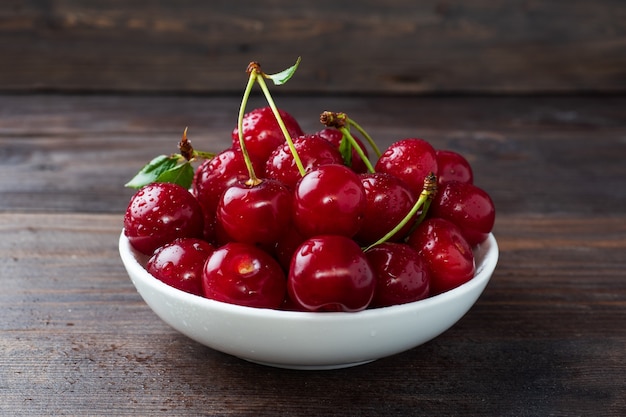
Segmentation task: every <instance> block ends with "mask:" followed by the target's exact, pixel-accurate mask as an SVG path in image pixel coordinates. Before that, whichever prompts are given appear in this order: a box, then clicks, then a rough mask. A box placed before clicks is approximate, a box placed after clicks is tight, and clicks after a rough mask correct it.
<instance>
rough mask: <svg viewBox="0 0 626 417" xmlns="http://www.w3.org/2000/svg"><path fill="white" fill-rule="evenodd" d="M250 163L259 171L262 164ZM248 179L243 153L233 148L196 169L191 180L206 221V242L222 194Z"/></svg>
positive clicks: (258, 162)
mask: <svg viewBox="0 0 626 417" xmlns="http://www.w3.org/2000/svg"><path fill="white" fill-rule="evenodd" d="M251 163H252V164H253V165H254V166H255V167H256V168H258V170H259V171H261V168H260V167H262V164H261V163H260V161H258V160H257V159H251ZM248 178H249V174H248V169H247V167H246V163H245V160H244V157H243V153H242V152H241V150H239V149H234V148H227V149H224V150H223V151H221V152H220V153H218V154H217V155H215V157H213V158H212V159H209V160H206V161H204V162H203V163H202V164H200V166H199V167H198V168H197V169H196V173H195V175H194V179H193V193H194V195H195V196H196V198H197V199H198V201H199V202H200V205H201V206H202V210H203V211H204V215H205V217H206V219H207V222H206V224H205V228H206V229H207V230H206V231H205V235H208V236H207V237H206V239H207V240H211V238H210V236H212V235H213V233H214V232H213V220H214V218H215V211H216V209H217V204H218V203H219V200H220V197H221V196H222V193H223V192H224V191H225V190H226V189H227V188H228V187H230V186H232V185H234V184H235V183H237V182H239V181H245V180H247V179H248Z"/></svg>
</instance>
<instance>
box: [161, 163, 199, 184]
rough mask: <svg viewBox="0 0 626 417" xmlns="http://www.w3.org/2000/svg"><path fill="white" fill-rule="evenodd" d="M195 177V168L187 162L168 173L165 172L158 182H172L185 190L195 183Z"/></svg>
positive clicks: (169, 170)
mask: <svg viewBox="0 0 626 417" xmlns="http://www.w3.org/2000/svg"><path fill="white" fill-rule="evenodd" d="M193 175H194V169H193V166H192V165H191V163H190V162H185V163H183V164H180V165H177V166H175V167H173V168H171V169H168V170H167V171H163V172H162V173H161V175H159V177H158V178H157V179H156V182H171V183H174V184H178V185H180V186H182V187H184V188H189V187H191V183H192V182H193Z"/></svg>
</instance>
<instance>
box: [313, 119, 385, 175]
mask: <svg viewBox="0 0 626 417" xmlns="http://www.w3.org/2000/svg"><path fill="white" fill-rule="evenodd" d="M320 122H321V123H322V124H323V125H324V126H327V127H334V128H335V129H338V130H339V131H340V132H341V133H343V137H344V138H346V139H347V140H348V141H349V142H350V144H351V145H352V147H353V148H354V149H355V150H356V152H357V154H358V155H359V156H360V157H361V160H362V161H363V163H364V164H365V166H366V167H367V170H368V171H369V172H372V173H373V172H374V167H373V166H372V164H371V162H370V160H369V159H368V158H367V157H366V156H365V152H363V149H361V147H360V146H359V145H358V143H357V142H356V139H354V136H352V134H351V133H350V126H354V128H355V129H356V130H358V131H359V132H360V133H361V134H362V135H363V136H364V137H365V139H367V142H368V143H369V144H370V146H371V147H372V149H373V150H374V152H375V153H376V155H377V156H378V157H380V155H381V153H380V149H378V146H376V143H375V142H374V140H373V139H372V138H371V136H370V135H368V134H367V132H366V131H365V130H364V129H363V128H362V127H361V126H359V124H358V123H357V122H355V121H354V120H352V119H350V118H349V117H348V115H347V114H345V113H335V112H332V111H325V112H323V113H322V114H321V115H320Z"/></svg>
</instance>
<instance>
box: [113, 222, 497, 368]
mask: <svg viewBox="0 0 626 417" xmlns="http://www.w3.org/2000/svg"><path fill="white" fill-rule="evenodd" d="M119 251H120V256H121V258H122V262H123V263H124V266H125V267H126V270H127V271H128V275H129V276H130V278H131V280H132V282H133V284H134V285H135V287H136V288H137V291H138V292H139V294H140V295H141V297H142V298H143V299H144V300H145V302H146V303H147V304H148V306H150V308H151V309H152V310H153V311H154V312H155V313H156V314H157V316H159V317H160V318H161V319H162V320H163V321H164V322H166V323H167V324H169V325H170V326H172V327H173V328H174V329H176V330H177V331H179V332H181V333H183V334H184V335H186V336H188V337H189V338H191V339H193V340H195V341H197V342H199V343H202V344H203V345H206V346H208V347H210V348H212V349H215V350H218V351H221V352H224V353H227V354H230V355H234V356H237V357H239V358H241V359H245V360H247V361H251V362H256V363H260V364H264V365H270V366H274V367H281V368H291V369H335V368H345V367H349V366H355V365H360V364H364V363H367V362H371V361H374V360H376V359H379V358H383V357H386V356H390V355H394V354H397V353H400V352H403V351H406V350H409V349H411V348H414V347H416V346H419V345H421V344H423V343H425V342H427V341H429V340H431V339H433V338H435V337H437V336H438V335H440V334H441V333H443V332H445V331H446V330H447V329H449V328H450V327H451V326H452V325H454V324H455V323H456V322H457V321H458V320H459V319H460V318H461V317H463V315H465V313H467V311H468V310H469V309H470V308H471V307H472V305H474V303H475V302H476V300H477V299H478V297H479V296H480V295H481V293H482V292H483V290H484V289H485V287H486V286H487V283H488V282H489V279H490V278H491V275H492V273H493V271H494V269H495V267H496V263H497V261H498V246H497V242H496V240H495V238H494V236H493V235H490V236H489V238H488V239H487V240H486V241H485V242H484V243H482V244H481V245H479V246H478V247H477V248H476V249H475V257H476V275H475V276H474V278H472V279H471V280H470V281H469V282H467V283H465V284H463V285H461V286H460V287H458V288H455V289H453V290H450V291H448V292H445V293H443V294H440V295H436V296H433V297H430V298H428V299H425V300H421V301H417V302H413V303H408V304H403V305H397V306H391V307H384V308H377V309H370V310H364V311H360V312H357V313H330V312H327V313H313V312H293V311H278V310H270V309H259V308H251V307H242V306H237V305H232V304H227V303H222V302H219V301H214V300H209V299H206V298H202V297H198V296H195V295H192V294H188V293H185V292H183V291H180V290H177V289H175V288H173V287H170V286H168V285H166V284H164V283H162V282H161V281H159V280H158V279H156V278H155V277H153V276H152V275H150V274H149V273H148V272H147V271H146V270H145V268H144V265H145V262H146V261H147V257H146V256H145V255H141V254H140V253H139V252H137V251H135V250H134V249H133V248H132V246H131V245H130V243H129V242H128V239H127V238H126V237H125V236H124V233H123V232H122V234H121V235H120V239H119Z"/></svg>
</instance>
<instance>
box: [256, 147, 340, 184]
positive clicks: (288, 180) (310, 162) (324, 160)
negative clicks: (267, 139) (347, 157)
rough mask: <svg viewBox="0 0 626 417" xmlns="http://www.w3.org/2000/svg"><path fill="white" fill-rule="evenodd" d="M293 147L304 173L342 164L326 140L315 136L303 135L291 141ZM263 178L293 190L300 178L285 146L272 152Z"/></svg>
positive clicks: (290, 154)
mask: <svg viewBox="0 0 626 417" xmlns="http://www.w3.org/2000/svg"><path fill="white" fill-rule="evenodd" d="M293 146H294V148H295V150H296V152H297V154H298V156H299V157H300V160H301V161H302V165H303V167H304V169H305V172H309V171H310V170H311V169H312V168H314V167H317V166H320V165H326V164H343V159H342V158H341V154H340V153H339V151H338V150H337V149H336V148H335V147H334V146H333V145H332V144H331V143H330V142H328V141H327V140H326V139H322V138H321V137H319V136H317V135H304V136H299V137H297V138H294V139H293ZM265 176H266V177H267V178H273V179H276V180H279V181H280V182H282V183H283V184H285V185H286V186H287V187H288V188H290V189H293V188H294V187H295V185H296V183H297V182H298V181H299V180H300V178H301V177H302V174H301V173H300V171H299V170H298V167H297V165H296V162H295V160H294V157H293V153H292V152H291V149H290V148H289V146H288V145H287V144H284V145H281V146H279V147H278V148H276V149H275V150H274V152H272V154H271V155H270V156H269V158H268V159H267V162H266V164H265Z"/></svg>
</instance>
